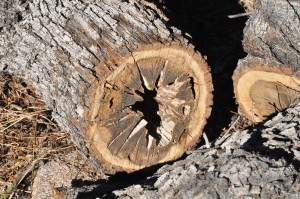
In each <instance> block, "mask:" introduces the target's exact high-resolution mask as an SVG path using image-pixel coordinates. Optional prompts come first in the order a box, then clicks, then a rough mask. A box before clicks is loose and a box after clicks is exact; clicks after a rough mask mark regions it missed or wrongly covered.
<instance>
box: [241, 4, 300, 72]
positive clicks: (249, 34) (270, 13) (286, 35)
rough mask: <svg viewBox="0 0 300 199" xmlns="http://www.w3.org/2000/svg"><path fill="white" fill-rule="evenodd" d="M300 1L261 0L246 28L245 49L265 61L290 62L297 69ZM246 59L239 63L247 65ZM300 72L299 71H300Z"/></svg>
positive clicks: (280, 64)
mask: <svg viewBox="0 0 300 199" xmlns="http://www.w3.org/2000/svg"><path fill="white" fill-rule="evenodd" d="M299 16H300V3H299V1H297V0H278V1H271V0H258V1H255V11H254V13H253V14H252V15H251V17H250V18H249V20H248V21H247V24H246V27H245V29H244V40H243V46H244V50H245V51H246V52H247V53H248V54H249V55H251V57H250V59H246V60H245V62H247V60H252V62H253V57H256V58H260V59H262V60H263V62H265V63H270V64H272V63H273V64H274V65H279V66H281V67H285V66H286V65H288V66H289V68H291V69H292V70H293V71H294V72H295V73H298V72H299V65H300V43H299V40H300V34H299V31H300V17H299ZM243 65H245V64H243V63H240V64H239V67H243ZM298 75H299V74H298Z"/></svg>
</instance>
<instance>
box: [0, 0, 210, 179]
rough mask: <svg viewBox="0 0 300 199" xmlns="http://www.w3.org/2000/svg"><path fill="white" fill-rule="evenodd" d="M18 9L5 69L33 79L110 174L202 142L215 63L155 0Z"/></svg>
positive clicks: (0, 55) (2, 54)
mask: <svg viewBox="0 0 300 199" xmlns="http://www.w3.org/2000/svg"><path fill="white" fill-rule="evenodd" d="M13 7H14V8H18V9H19V10H14V9H13V8H12V9H11V10H9V11H10V12H18V13H21V14H22V17H21V19H20V20H18V21H13V22H12V23H11V24H9V25H7V24H6V25H4V26H3V27H2V30H1V35H0V42H1V45H0V70H1V71H5V72H8V73H11V74H14V75H17V76H21V77H23V78H24V79H25V80H27V81H29V82H31V83H32V84H33V85H34V86H35V87H36V88H37V89H38V90H39V91H40V92H41V94H42V95H43V97H44V99H45V101H46V103H47V105H48V107H49V108H50V109H52V110H53V114H54V117H55V119H56V120H57V122H58V124H59V125H60V127H61V128H62V129H64V130H66V131H69V132H70V133H71V134H72V136H73V137H72V138H73V140H74V142H75V143H76V144H77V146H78V147H79V149H80V150H81V151H83V153H85V154H86V155H89V156H92V157H94V159H95V160H97V161H100V162H101V163H103V164H104V165H105V167H106V169H107V171H108V172H111V173H113V172H116V171H127V172H130V171H134V170H138V169H141V168H144V167H147V166H151V165H155V164H158V163H163V162H167V161H171V160H174V159H177V158H179V157H180V156H182V154H183V153H184V152H185V151H186V150H188V149H191V148H193V147H194V146H195V145H196V144H197V143H198V142H199V139H200V137H201V135H202V129H203V127H204V125H205V123H206V119H207V117H208V116H209V115H210V110H211V108H210V106H211V104H212V80H211V76H210V71H209V67H208V66H207V63H206V61H205V59H204V58H203V57H202V56H201V55H200V54H199V53H198V52H195V50H194V48H193V46H191V45H189V44H188V41H187V40H186V39H184V38H183V37H182V36H181V33H180V31H178V30H177V29H175V28H173V27H168V26H166V25H165V24H164V22H163V20H162V19H161V18H160V15H159V13H158V12H156V10H155V9H151V8H150V7H151V6H150V7H149V3H147V4H144V1H130V2H121V1H118V0H109V1H108V0H107V1H100V0H99V1H92V2H90V1H88V0H86V1H80V0H75V1H71V2H70V1H68V0H59V1H51V0H46V1H44V0H37V1H33V2H26V1H25V3H23V4H21V5H13ZM6 21H7V20H6Z"/></svg>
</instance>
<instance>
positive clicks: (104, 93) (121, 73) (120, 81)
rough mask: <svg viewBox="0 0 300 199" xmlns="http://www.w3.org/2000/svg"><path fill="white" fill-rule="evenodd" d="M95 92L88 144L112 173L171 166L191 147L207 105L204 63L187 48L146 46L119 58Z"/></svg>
mask: <svg viewBox="0 0 300 199" xmlns="http://www.w3.org/2000/svg"><path fill="white" fill-rule="evenodd" d="M117 65H118V67H117V69H116V70H114V72H113V73H112V74H111V75H109V76H108V77H107V78H106V80H105V81H103V83H102V84H101V85H100V86H99V87H98V89H96V91H95V92H96V97H95V99H94V102H93V103H94V104H93V107H92V109H91V112H92V113H91V121H92V122H91V126H90V128H89V129H88V131H87V140H88V142H89V144H90V148H91V150H92V152H93V153H94V155H95V156H96V158H97V159H98V160H100V162H101V163H104V164H105V166H106V168H108V169H111V170H112V172H115V171H127V172H131V171H135V170H139V169H142V168H144V167H148V166H151V165H155V164H158V163H163V162H168V161H172V160H175V159H177V158H179V157H181V156H182V155H183V153H184V152H185V151H186V150H188V149H191V148H192V147H194V146H195V145H196V144H197V143H198V141H199V139H200V137H201V135H202V130H203V127H204V125H205V124H206V119H207V117H208V116H209V115H210V112H211V108H210V106H211V105H212V79H211V75H210V71H209V68H208V66H207V63H206V61H205V60H204V58H202V56H201V55H200V54H198V53H195V51H194V50H193V49H192V48H191V47H187V46H180V45H179V44H171V45H162V44H159V45H151V46H147V47H143V48H142V49H139V50H137V51H135V52H132V54H131V55H128V56H127V57H124V58H122V59H121V60H120V61H119V63H118V64H117Z"/></svg>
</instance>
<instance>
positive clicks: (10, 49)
mask: <svg viewBox="0 0 300 199" xmlns="http://www.w3.org/2000/svg"><path fill="white" fill-rule="evenodd" d="M142 2H143V1H134V2H132V1H129V2H125V1H123V2H122V1H118V0H104V1H100V0H97V1H91V0H83V1H82V0H75V1H69V0H56V1H52V0H32V1H3V2H1V4H0V9H1V12H0V13H1V14H0V71H1V72H5V73H10V74H13V75H16V76H19V77H22V78H23V79H25V80H27V81H28V82H29V83H32V84H33V86H34V87H35V88H37V90H38V91H40V93H41V94H42V96H43V98H44V100H45V101H46V104H47V106H48V107H49V109H51V110H53V115H54V118H55V120H56V121H57V123H58V124H59V126H60V127H61V128H62V129H63V130H65V131H69V132H70V133H71V134H72V136H73V137H72V138H73V140H74V142H75V143H76V144H77V145H78V146H79V148H81V150H82V151H83V152H84V153H85V154H88V150H87V149H86V144H85V141H84V139H83V138H82V134H83V132H85V131H86V125H87V117H86V116H85V115H84V111H85V110H88V109H89V108H90V106H91V102H90V96H89V90H90V89H92V88H93V87H94V86H95V85H97V84H98V83H99V82H101V81H103V80H104V79H105V74H109V73H110V72H111V71H112V70H114V66H113V62H112V60H109V57H112V56H113V55H125V54H130V52H131V51H134V49H136V48H137V46H138V45H140V44H151V43H157V42H160V43H166V42H171V41H179V42H182V43H185V44H186V43H187V41H186V40H185V39H183V38H182V37H181V36H180V32H179V31H178V30H176V29H175V28H170V27H166V26H165V25H164V23H163V21H162V20H161V19H160V16H159V14H158V13H157V12H156V11H155V10H153V9H151V8H150V7H148V6H146V5H144V4H143V3H142ZM2 10H5V11H4V12H2ZM99 62H101V63H106V67H103V68H101V70H100V71H99V70H98V69H97V68H96V66H97V64H99ZM111 63H112V64H111Z"/></svg>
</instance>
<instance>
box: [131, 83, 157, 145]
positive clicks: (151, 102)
mask: <svg viewBox="0 0 300 199" xmlns="http://www.w3.org/2000/svg"><path fill="white" fill-rule="evenodd" d="M144 91H145V93H141V92H139V91H137V93H138V94H139V95H140V96H142V98H143V100H142V101H139V102H136V103H134V104H133V105H132V107H131V109H132V110H133V111H140V112H142V113H143V117H142V119H145V120H146V121H147V122H148V124H147V125H146V129H147V130H148V133H149V134H150V135H152V136H153V137H154V138H155V139H156V140H159V139H160V135H159V134H158V133H157V128H158V127H159V126H160V122H161V118H160V116H159V115H158V110H159V106H158V103H157V101H156V100H155V96H156V94H157V92H156V90H153V91H152V90H148V89H145V88H144Z"/></svg>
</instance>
